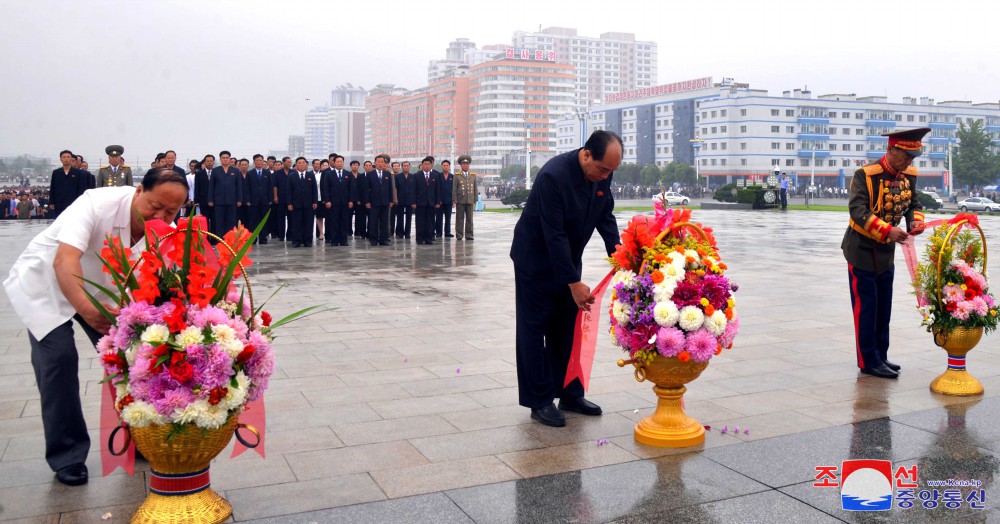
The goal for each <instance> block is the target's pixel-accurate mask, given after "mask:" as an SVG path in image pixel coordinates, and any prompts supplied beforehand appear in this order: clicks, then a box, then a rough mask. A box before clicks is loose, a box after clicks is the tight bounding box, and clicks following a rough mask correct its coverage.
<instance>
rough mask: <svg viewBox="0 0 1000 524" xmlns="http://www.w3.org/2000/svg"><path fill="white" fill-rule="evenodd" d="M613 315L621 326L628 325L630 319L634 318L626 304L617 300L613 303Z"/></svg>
mask: <svg viewBox="0 0 1000 524" xmlns="http://www.w3.org/2000/svg"><path fill="white" fill-rule="evenodd" d="M611 315H612V316H614V317H615V321H617V322H618V324H619V325H621V326H624V325H625V324H628V320H629V317H631V316H632V310H631V309H630V308H629V307H628V306H626V305H625V304H622V303H621V302H619V301H618V300H615V301H614V302H612V303H611Z"/></svg>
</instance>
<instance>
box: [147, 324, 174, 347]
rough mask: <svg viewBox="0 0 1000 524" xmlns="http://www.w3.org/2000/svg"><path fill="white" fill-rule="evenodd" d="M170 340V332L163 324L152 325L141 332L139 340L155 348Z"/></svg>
mask: <svg viewBox="0 0 1000 524" xmlns="http://www.w3.org/2000/svg"><path fill="white" fill-rule="evenodd" d="M169 338H170V330H169V329H167V326H165V325H163V324H153V325H151V326H148V327H147V328H146V329H145V330H143V332H142V336H141V337H140V339H141V340H142V341H143V342H146V343H147V344H152V345H154V346H157V345H159V344H163V343H164V342H166V341H167V340H168V339H169Z"/></svg>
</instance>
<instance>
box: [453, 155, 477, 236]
mask: <svg viewBox="0 0 1000 524" xmlns="http://www.w3.org/2000/svg"><path fill="white" fill-rule="evenodd" d="M471 163H472V157H470V156H469V155H462V156H460V157H458V171H456V172H455V181H454V182H453V183H452V201H453V202H454V203H455V237H456V238H458V239H459V240H462V238H463V237H464V238H465V239H466V240H475V238H474V237H473V233H472V216H473V214H474V211H473V209H474V207H475V205H476V199H477V198H478V197H479V184H478V183H477V182H476V174H475V173H473V172H471V171H469V164H471Z"/></svg>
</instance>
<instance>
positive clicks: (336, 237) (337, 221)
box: [323, 204, 354, 245]
mask: <svg viewBox="0 0 1000 524" xmlns="http://www.w3.org/2000/svg"><path fill="white" fill-rule="evenodd" d="M323 206H324V207H325V204H323ZM353 212H354V209H348V208H347V205H346V204H333V206H331V207H330V209H327V210H326V222H324V224H323V227H324V228H325V229H326V232H325V233H324V236H326V242H327V243H328V244H333V245H337V244H346V243H347V237H348V236H350V234H351V215H352V214H353Z"/></svg>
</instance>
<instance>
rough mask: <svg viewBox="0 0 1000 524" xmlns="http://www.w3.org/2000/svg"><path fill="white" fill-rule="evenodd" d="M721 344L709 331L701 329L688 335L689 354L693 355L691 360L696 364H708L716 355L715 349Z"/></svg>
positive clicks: (687, 347)
mask: <svg viewBox="0 0 1000 524" xmlns="http://www.w3.org/2000/svg"><path fill="white" fill-rule="evenodd" d="M718 345H719V342H718V341H717V340H716V339H715V336H713V335H712V334H711V333H709V332H708V330H707V329H705V328H701V329H699V330H698V331H695V332H694V333H688V336H687V345H686V346H685V347H686V349H687V352H688V353H690V354H691V360H694V361H695V362H708V360H709V359H711V358H712V355H714V354H715V348H716V347H717V346H718Z"/></svg>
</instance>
